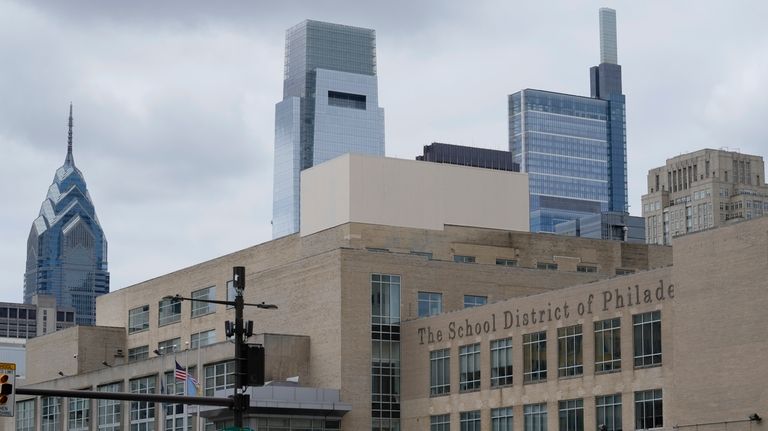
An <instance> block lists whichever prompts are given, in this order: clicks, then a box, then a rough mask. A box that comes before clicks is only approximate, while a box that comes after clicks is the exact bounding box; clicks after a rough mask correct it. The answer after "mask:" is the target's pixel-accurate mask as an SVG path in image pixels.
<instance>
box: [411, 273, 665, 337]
mask: <svg viewBox="0 0 768 431" xmlns="http://www.w3.org/2000/svg"><path fill="white" fill-rule="evenodd" d="M674 298H675V285H674V284H672V283H669V282H665V281H664V280H659V282H658V284H656V285H655V286H640V285H639V284H635V285H634V286H627V289H626V290H623V291H622V289H618V288H616V289H606V290H603V291H601V292H599V293H597V294H595V293H590V294H589V295H587V297H586V298H585V299H584V300H583V301H578V302H569V301H568V300H565V301H563V302H562V303H561V304H559V305H558V304H554V305H553V304H552V302H547V305H546V307H532V308H531V309H530V310H528V309H523V310H521V309H519V308H515V309H514V310H512V309H511V308H510V309H507V310H504V311H502V312H493V313H491V314H490V315H489V316H487V317H486V318H484V319H479V320H470V319H468V318H467V319H463V321H461V320H453V321H450V322H448V325H447V326H446V327H444V328H439V329H437V328H433V327H432V326H425V327H420V328H418V329H417V334H418V337H419V344H421V345H423V344H434V343H441V342H443V341H450V340H456V339H461V338H464V337H473V336H478V335H486V334H492V333H495V332H496V331H497V330H508V329H512V328H525V327H528V326H533V325H537V324H542V323H551V322H556V323H562V322H565V321H567V320H568V319H570V318H574V317H583V316H584V315H591V314H594V313H595V312H596V311H597V312H607V311H615V310H620V309H622V308H625V307H632V306H638V305H648V304H653V303H661V302H664V301H667V300H671V299H674Z"/></svg>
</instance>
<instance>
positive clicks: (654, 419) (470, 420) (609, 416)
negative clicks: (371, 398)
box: [429, 389, 664, 431]
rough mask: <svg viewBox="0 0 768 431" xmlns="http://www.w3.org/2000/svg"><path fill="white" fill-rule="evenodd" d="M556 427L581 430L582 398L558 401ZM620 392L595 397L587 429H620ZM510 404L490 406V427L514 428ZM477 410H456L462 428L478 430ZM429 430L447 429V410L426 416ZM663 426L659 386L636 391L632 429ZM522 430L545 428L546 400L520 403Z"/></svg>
mask: <svg viewBox="0 0 768 431" xmlns="http://www.w3.org/2000/svg"><path fill="white" fill-rule="evenodd" d="M557 407H558V410H557V414H558V430H559V431H584V429H585V428H584V400H583V399H573V400H562V401H558V403H557ZM621 410H622V400H621V394H611V395H603V396H598V397H595V426H593V427H591V428H589V429H602V430H605V431H621V430H622V413H621ZM513 419H514V414H513V409H512V407H511V406H510V407H501V408H496V409H491V428H490V429H492V430H493V431H514V428H513ZM481 423H482V420H481V413H480V410H472V411H465V412H460V413H459V429H460V430H461V431H480V429H481ZM429 424H430V425H429V429H430V431H450V429H451V416H450V414H442V415H433V416H430V418H429ZM663 426H664V415H663V404H662V392H661V389H651V390H647V391H638V392H635V429H636V430H646V429H654V428H661V427H663ZM523 428H524V431H547V404H546V403H540V404H526V405H524V406H523Z"/></svg>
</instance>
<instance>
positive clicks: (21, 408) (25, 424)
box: [16, 399, 35, 431]
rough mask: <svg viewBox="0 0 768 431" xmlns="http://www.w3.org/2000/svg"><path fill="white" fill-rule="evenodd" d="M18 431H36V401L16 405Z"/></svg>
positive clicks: (21, 402) (20, 402)
mask: <svg viewBox="0 0 768 431" xmlns="http://www.w3.org/2000/svg"><path fill="white" fill-rule="evenodd" d="M16 431H35V400H34V399H31V400H26V401H19V402H18V403H16Z"/></svg>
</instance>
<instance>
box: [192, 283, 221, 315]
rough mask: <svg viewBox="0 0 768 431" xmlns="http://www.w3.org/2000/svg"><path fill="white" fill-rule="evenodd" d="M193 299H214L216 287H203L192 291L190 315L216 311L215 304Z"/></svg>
mask: <svg viewBox="0 0 768 431" xmlns="http://www.w3.org/2000/svg"><path fill="white" fill-rule="evenodd" d="M195 299H210V300H213V299H216V287H215V286H211V287H206V288H205V289H200V290H195V291H194V292H192V317H199V316H203V315H205V314H210V313H213V312H215V311H216V304H211V303H210V302H202V301H195Z"/></svg>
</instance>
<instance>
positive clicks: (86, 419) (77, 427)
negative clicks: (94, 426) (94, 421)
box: [67, 398, 91, 431]
mask: <svg viewBox="0 0 768 431" xmlns="http://www.w3.org/2000/svg"><path fill="white" fill-rule="evenodd" d="M68 400H69V403H68V408H67V414H68V416H69V418H68V421H67V430H68V431H88V430H89V429H90V421H91V418H90V411H91V409H90V406H91V400H90V399H86V398H68Z"/></svg>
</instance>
